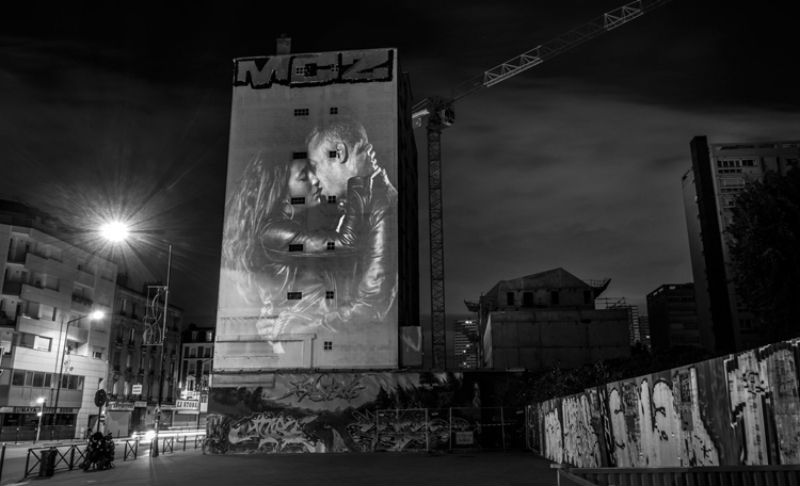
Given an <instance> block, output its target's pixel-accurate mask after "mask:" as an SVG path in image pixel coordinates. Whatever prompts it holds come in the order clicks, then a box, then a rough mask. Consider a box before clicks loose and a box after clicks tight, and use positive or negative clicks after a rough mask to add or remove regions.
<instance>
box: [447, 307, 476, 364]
mask: <svg viewBox="0 0 800 486" xmlns="http://www.w3.org/2000/svg"><path fill="white" fill-rule="evenodd" d="M480 345H481V344H480V333H479V332H478V321H477V320H476V319H464V320H458V321H456V322H455V326H454V329H453V360H454V361H455V367H456V368H460V369H475V368H478V364H479V361H478V359H479V349H480Z"/></svg>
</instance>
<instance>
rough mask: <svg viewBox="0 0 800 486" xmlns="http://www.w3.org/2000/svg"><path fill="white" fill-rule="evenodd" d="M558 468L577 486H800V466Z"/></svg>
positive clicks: (560, 466) (554, 466)
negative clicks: (644, 485)
mask: <svg viewBox="0 0 800 486" xmlns="http://www.w3.org/2000/svg"><path fill="white" fill-rule="evenodd" d="M551 467H553V468H557V469H558V484H559V486H560V485H561V484H562V483H561V481H562V478H563V479H566V480H568V481H565V482H564V484H573V485H576V486H639V485H643V484H647V485H652V486H673V485H684V484H686V485H692V486H718V485H725V486H761V485H781V486H800V466H719V467H687V468H681V467H668V468H616V467H603V468H570V467H565V466H563V465H561V464H552V465H551Z"/></svg>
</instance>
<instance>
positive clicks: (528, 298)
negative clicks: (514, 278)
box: [522, 292, 533, 307]
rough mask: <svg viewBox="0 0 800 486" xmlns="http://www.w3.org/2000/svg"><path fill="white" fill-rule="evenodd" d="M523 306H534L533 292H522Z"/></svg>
mask: <svg viewBox="0 0 800 486" xmlns="http://www.w3.org/2000/svg"><path fill="white" fill-rule="evenodd" d="M522 305H523V307H533V292H524V293H523V294H522Z"/></svg>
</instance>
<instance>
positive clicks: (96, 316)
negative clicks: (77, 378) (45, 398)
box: [39, 310, 106, 438]
mask: <svg viewBox="0 0 800 486" xmlns="http://www.w3.org/2000/svg"><path fill="white" fill-rule="evenodd" d="M105 315H106V314H105V312H103V311H101V310H95V311H92V312H90V313H89V314H87V315H83V316H78V317H76V318H75V319H70V320H69V321H67V327H66V329H63V330H62V331H63V332H62V334H61V335H62V336H63V340H62V342H61V361H60V363H61V364H60V366H59V367H58V381H57V382H56V403H55V407H54V410H53V423H52V426H53V427H54V428H55V426H56V417H58V401H59V398H60V397H61V387H62V386H63V383H62V382H63V379H64V358H65V357H66V355H67V338H68V337H69V326H70V325H71V324H72V323H73V322H79V321H81V320H82V319H86V318H88V319H89V320H90V321H97V320H100V319H102V318H103V317H105ZM61 324H62V325H63V324H64V320H63V319H62V320H61ZM51 396H52V395H51ZM42 410H44V406H42ZM97 420H98V421H99V420H100V417H97ZM39 421H40V423H41V418H40V419H39ZM52 430H53V429H51V432H52ZM51 435H52V434H51ZM51 438H52V437H51Z"/></svg>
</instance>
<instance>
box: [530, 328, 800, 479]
mask: <svg viewBox="0 0 800 486" xmlns="http://www.w3.org/2000/svg"><path fill="white" fill-rule="evenodd" d="M799 364H800V340H793V341H788V342H782V343H777V344H773V345H770V346H765V347H762V348H759V349H757V350H750V351H746V352H742V353H739V354H736V355H730V356H728V357H721V358H715V359H711V360H707V361H703V362H700V363H695V364H693V365H690V366H685V367H680V368H674V369H672V370H668V371H664V372H659V373H653V374H650V375H645V376H639V377H637V378H632V379H628V380H622V381H619V382H613V383H608V384H606V385H605V386H601V387H598V388H591V389H587V390H586V391H584V392H583V393H580V394H577V395H572V396H568V397H559V398H554V399H552V400H548V401H546V402H543V403H537V404H534V405H531V406H530V410H529V411H528V417H530V418H533V419H534V423H535V425H534V427H536V428H537V431H536V432H535V433H532V434H531V435H530V437H532V438H533V442H534V446H535V447H536V448H538V449H539V450H540V451H541V452H542V454H543V455H544V456H545V457H547V458H548V459H551V460H553V461H556V462H565V463H569V464H572V465H575V466H577V467H614V466H619V467H700V466H717V465H720V466H733V465H768V464H800V420H798V417H800V394H799V393H798V389H799V388H800V383H799V382H798V369H799V367H798V365H799Z"/></svg>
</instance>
